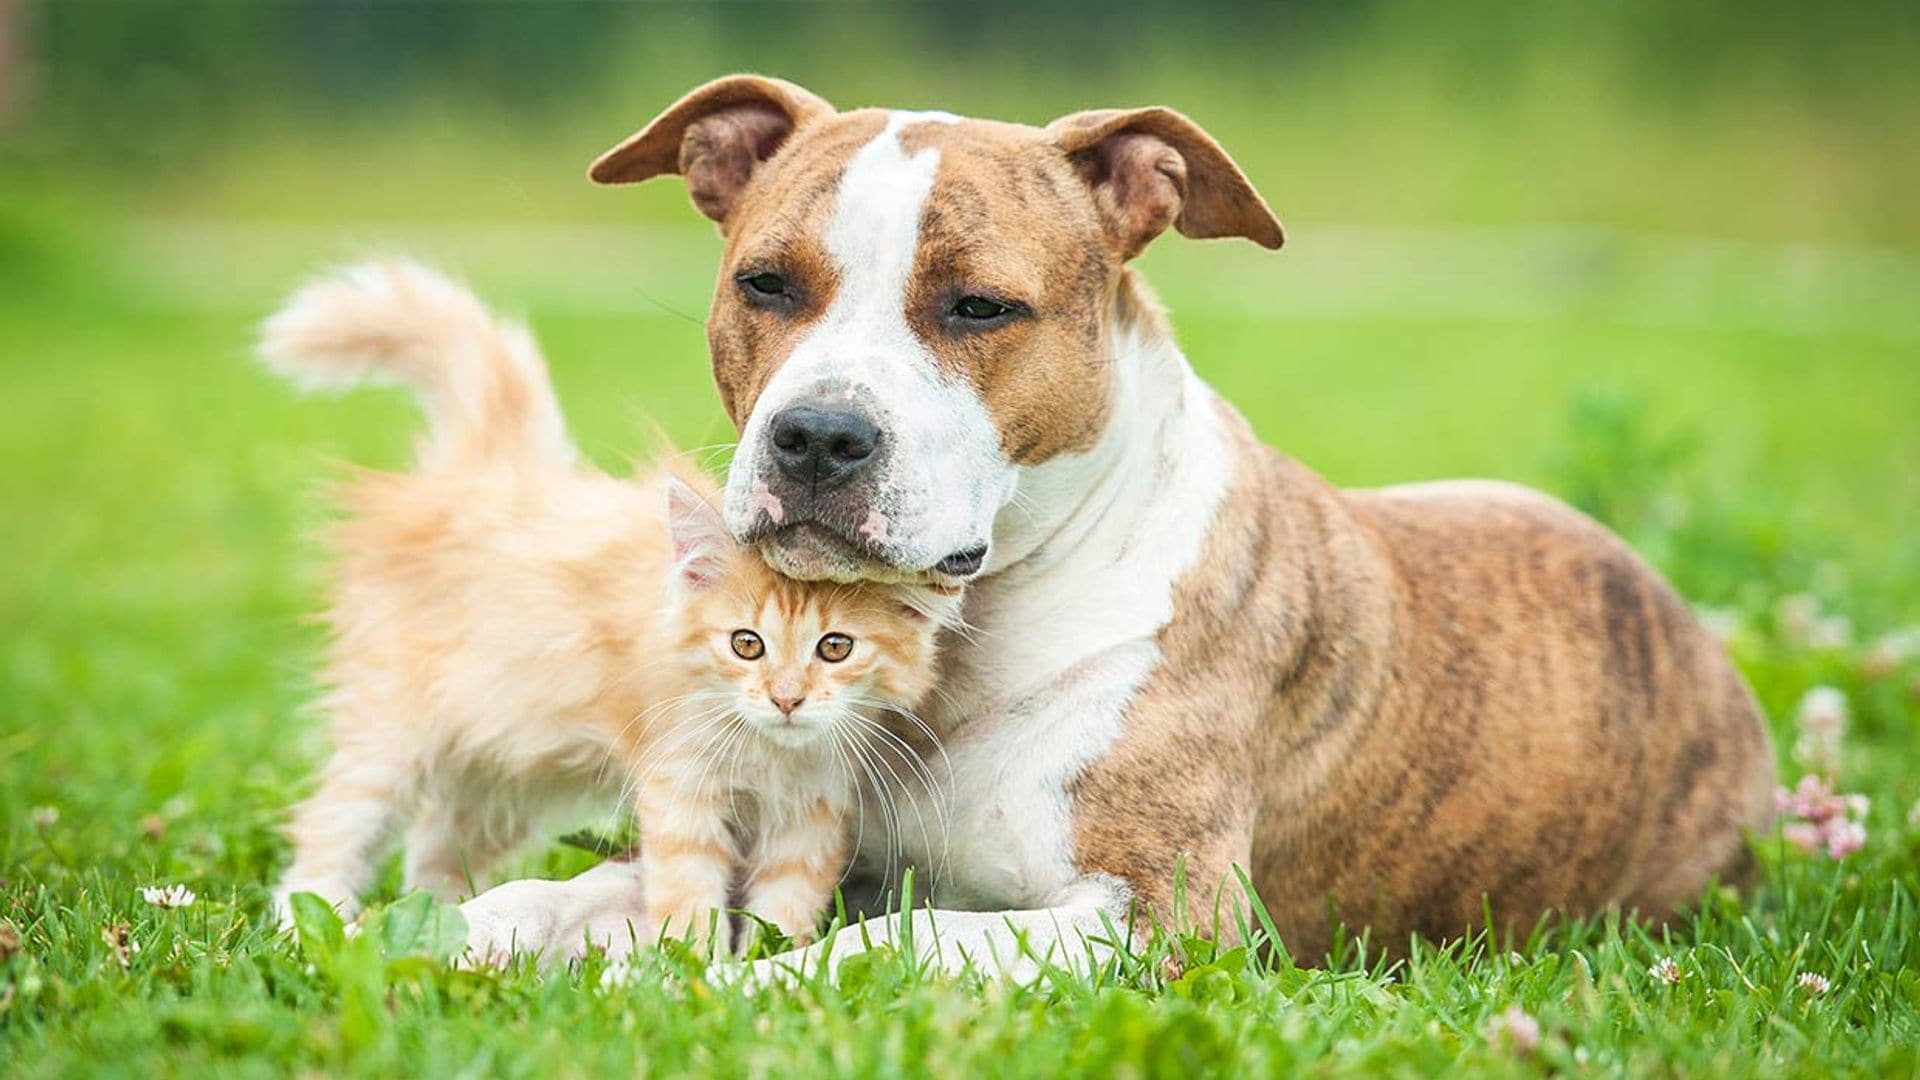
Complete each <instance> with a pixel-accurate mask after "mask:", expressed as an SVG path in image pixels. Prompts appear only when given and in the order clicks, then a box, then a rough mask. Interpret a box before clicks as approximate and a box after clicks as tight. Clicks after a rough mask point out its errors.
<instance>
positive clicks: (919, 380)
mask: <svg viewBox="0 0 1920 1080" xmlns="http://www.w3.org/2000/svg"><path fill="white" fill-rule="evenodd" d="M666 173H675V174H678V175H680V176H682V177H684V178H685V180H686V183H687V187H688V189H689V191H690V193H691V194H692V196H693V202H694V205H695V206H697V207H698V208H699V209H700V211H701V212H702V213H704V214H706V215H707V216H708V217H710V218H713V219H714V220H715V221H717V222H718V223H719V225H720V229H721V232H722V234H723V235H724V236H725V238H726V253H725V255H724V257H723V261H722V264H721V270H720V280H719V285H718V288H717V290H716V292H715V295H714V302H713V310H712V314H711V315H710V316H709V319H708V323H707V336H708V341H709V343H710V345H711V347H712V352H713V370H714V378H715V380H716V381H717V382H718V384H719V387H720V394H721V397H722V399H723V401H724V403H725V405H726V408H727V411H728V414H729V415H730V416H731V417H732V418H733V421H734V424H735V425H736V426H738V427H739V428H740V434H741V439H740V447H739V451H738V453H737V454H736V455H735V458H734V462H733V468H732V472H731V474H730V475H729V478H728V484H727V505H726V511H727V520H728V524H729V527H730V528H731V529H732V530H733V531H734V533H735V534H736V535H737V536H738V537H739V538H741V539H742V540H745V541H757V542H760V544H761V547H762V550H763V551H764V552H765V554H766V556H767V558H768V561H770V562H771V563H773V565H774V566H776V567H777V568H779V569H781V570H783V571H785V572H787V573H789V574H792V575H794V576H797V577H803V578H840V579H843V580H845V579H852V578H899V579H918V580H932V581H937V582H945V583H955V582H960V581H964V580H966V579H968V578H971V577H973V576H975V575H977V574H979V573H981V572H982V570H983V568H984V567H985V566H986V564H987V559H988V557H989V554H990V550H991V544H992V539H993V537H992V531H993V523H994V520H995V517H996V515H997V514H998V513H999V512H1000V510H1001V509H1002V507H1003V506H1005V505H1006V504H1007V503H1008V501H1009V500H1010V499H1012V498H1013V497H1014V493H1015V489H1016V485H1017V481H1018V477H1019V474H1020V471H1021V470H1022V469H1023V468H1027V467H1031V466H1034V465H1038V464H1040V463H1043V462H1046V461H1048V460H1050V459H1053V458H1055V457H1058V456H1060V455H1063V454H1070V453H1074V452H1076V451H1081V450H1085V449H1087V448H1089V447H1090V446H1092V445H1093V444H1094V442H1095V441H1096V440H1097V439H1098V438H1099V435H1100V433H1101V431H1102V430H1103V429H1104V426H1105V424H1106V422H1107V418H1108V414H1109V411H1110V408H1111V395H1112V376H1111V372H1110V371H1109V367H1110V351H1109V342H1108V340H1107V339H1108V336H1109V326H1108V322H1109V319H1108V315H1109V311H1110V310H1111V308H1112V306H1113V299H1114V295H1115V289H1116V288H1117V285H1118V282H1119V280H1120V274H1121V267H1122V265H1123V264H1124V263H1125V262H1126V261H1127V260H1128V259H1131V258H1132V257H1133V256H1135V255H1137V254H1138V253H1139V252H1140V251H1141V249H1142V248H1144V247H1145V246H1146V245H1147V243H1148V242H1149V241H1151V240H1152V239H1153V238H1154V237H1155V236H1157V235H1159V234H1160V233H1161V232H1163V231H1164V230H1165V229H1166V228H1167V227H1168V226H1173V227H1175V228H1177V229H1178V230H1179V231H1180V232H1182V233H1184V234H1186V235H1188V236H1194V237H1213V236H1243V237H1247V238H1249V239H1252V240H1255V241H1257V242H1259V243H1261V244H1263V245H1265V246H1267V247H1275V248H1277V247H1279V246H1280V243H1281V239H1282V234H1281V229H1280V223H1279V222H1278V221H1277V220H1276V219H1275V218H1274V216H1273V214H1272V212H1271V211H1269V210H1268V209H1267V206H1266V204H1265V203H1264V202H1262V201H1261V199H1260V196H1259V195H1258V194H1257V193H1256V192H1255V191H1254V190H1253V187H1252V186H1251V185H1250V184H1249V183H1248V182H1247V179H1246V177H1245V176H1243V175H1242V174H1241V172H1240V170H1239V168H1238V167H1236V166H1235V165H1234V163H1233V161H1232V160H1231V159H1229V158H1228V157H1227V155H1226V153H1225V152H1224V151H1222V150H1221V149H1220V147H1219V145H1218V144H1217V143H1215V142H1214V140H1213V139H1212V138H1211V137H1209V136H1208V135H1207V134H1206V133H1205V132H1204V131H1202V130H1201V129H1200V128H1199V127H1198V126H1196V125H1195V124H1194V123H1193V122H1191V121H1189V120H1188V119H1186V118H1185V117H1183V116H1181V115H1180V114H1178V113H1175V112H1172V111H1170V110H1167V109H1136V110H1128V111H1119V110H1107V111H1098V112H1087V113H1076V114H1074V115H1071V116H1067V117H1064V118H1062V119H1060V120H1058V121H1055V122H1054V123H1052V124H1050V125H1048V126H1047V127H1045V128H1031V127H1024V126H1020V125H1014V124H1002V123H995V122H990V121H980V120H963V119H960V118H958V117H954V116H951V115H948V114H944V113H910V112H890V111H886V110H877V109H862V110H857V111H853V112H844V113H843V112H838V111H836V110H835V109H834V108H833V107H832V106H830V105H828V104H827V103H826V102H825V101H822V100H821V99H820V98H818V97H816V96H814V95H813V94H811V93H809V92H807V91H806V90H803V89H801V88H800V87H797V86H794V85H792V84H790V83H785V82H781V81H779V80H776V79H767V78H761V77H758V76H734V77H731V78H725V79H720V80H718V81H716V82H712V83H708V84H707V85H705V86H702V87H700V88H699V89H697V90H695V91H693V92H692V93H691V94H689V95H687V96H686V97H685V98H682V99H681V100H680V101H679V102H677V103H675V104H674V105H673V106H672V107H671V108H669V109H668V110H667V111H666V112H664V113H662V114H661V115H660V116H659V117H657V118H655V119H654V120H653V122H651V123H649V124H648V125H647V126H646V127H645V128H643V129H641V130H640V131H639V132H638V133H637V134H635V135H634V136H633V137H631V138H629V139H627V140H626V141H625V142H622V143H621V144H619V145H618V146H616V147H614V148H613V149H612V150H609V151H608V152H607V153H606V154H604V155H602V156H601V158H600V159H599V160H598V161H596V162H595V163H594V165H593V168H592V171H591V175H592V177H593V179H595V180H597V181H600V182H602V183H610V184H618V183H632V182H636V181H640V180H646V179H648V178H650V177H654V176H659V175H662V174H666Z"/></svg>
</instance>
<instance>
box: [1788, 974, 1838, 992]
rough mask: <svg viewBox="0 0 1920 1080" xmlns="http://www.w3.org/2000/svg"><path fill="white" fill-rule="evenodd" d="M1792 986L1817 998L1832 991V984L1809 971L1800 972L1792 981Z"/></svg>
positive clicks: (1823, 976)
mask: <svg viewBox="0 0 1920 1080" xmlns="http://www.w3.org/2000/svg"><path fill="white" fill-rule="evenodd" d="M1793 984H1794V985H1795V986H1798V987H1799V988H1800V989H1802V990H1805V991H1806V992H1807V993H1809V994H1812V995H1813V996H1814V997H1819V996H1820V995H1821V994H1824V993H1826V992H1827V991H1829V990H1831V989H1833V984H1832V983H1830V982H1828V981H1827V977H1826V976H1825V975H1817V974H1815V973H1813V972H1811V971H1803V972H1801V973H1800V975H1799V977H1798V978H1796V979H1794V980H1793Z"/></svg>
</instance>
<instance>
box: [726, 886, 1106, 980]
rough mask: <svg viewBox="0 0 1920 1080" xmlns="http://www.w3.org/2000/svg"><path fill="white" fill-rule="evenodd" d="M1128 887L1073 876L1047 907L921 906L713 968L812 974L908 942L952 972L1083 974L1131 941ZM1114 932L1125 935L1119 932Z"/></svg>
mask: <svg viewBox="0 0 1920 1080" xmlns="http://www.w3.org/2000/svg"><path fill="white" fill-rule="evenodd" d="M1125 897H1126V891H1125V889H1124V888H1123V887H1121V886H1119V885H1118V884H1117V883H1116V882H1115V881H1113V879H1111V878H1106V877H1088V878H1083V879H1081V880H1079V881H1076V882H1074V883H1073V884H1071V885H1069V886H1068V887H1067V888H1065V889H1063V890H1061V891H1060V893H1059V894H1057V895H1056V896H1055V897H1054V898H1053V901H1054V902H1053V903H1052V904H1050V905H1048V906H1047V907H1044V908H1033V909H1029V910H1024V911H947V910H940V909H931V908H922V909H919V910H916V911H913V912H911V913H910V914H907V915H905V916H903V915H900V914H895V915H889V916H886V917H885V918H880V919H868V920H866V921H865V922H861V923H856V924H854V925H852V926H847V927H842V928H841V929H840V930H839V931H838V932H837V933H835V934H834V935H833V936H832V937H830V938H829V939H827V940H824V941H820V942H817V943H815V944H813V945H809V946H807V947H806V948H804V949H795V950H793V951H791V952H786V953H782V954H780V955H779V956H775V957H770V958H768V959H766V960H761V961H758V962H756V963H752V964H745V965H739V966H735V967H730V968H717V969H713V974H714V976H715V977H716V978H719V979H727V980H731V981H738V982H742V983H746V984H750V985H754V984H759V985H765V984H771V983H778V982H782V981H785V980H790V979H794V978H804V977H810V976H812V975H813V974H814V973H816V972H818V971H820V970H821V969H822V968H823V967H824V968H825V970H826V973H827V976H828V978H833V977H835V976H836V975H837V974H838V972H839V969H840V965H841V963H842V962H844V961H845V960H846V959H847V958H848V957H850V956H854V955H857V954H859V953H862V952H866V951H867V950H868V948H869V947H870V944H871V945H885V946H889V947H892V948H895V949H905V948H906V947H907V945H908V938H911V944H912V949H913V953H914V956H915V959H916V960H917V962H919V963H922V964H927V965H931V966H932V967H934V968H935V969H937V970H940V971H945V972H948V973H950V974H961V973H963V972H967V971H975V972H980V973H984V974H987V975H990V976H997V977H1000V978H1004V979H1008V980H1010V981H1012V982H1015V983H1019V984H1022V985H1026V984H1031V983H1033V982H1035V981H1037V980H1038V979H1039V978H1040V976H1041V975H1042V974H1043V973H1044V972H1045V971H1046V970H1048V969H1049V968H1061V969H1065V970H1068V971H1072V972H1076V973H1081V974H1084V973H1086V972H1088V971H1090V970H1092V969H1094V968H1096V967H1098V966H1099V965H1100V964H1103V963H1105V962H1106V961H1107V960H1109V959H1111V958H1112V956H1113V954H1114V949H1115V946H1116V945H1122V944H1126V942H1125V937H1126V934H1127V905H1126V900H1125ZM1116 938H1118V939H1120V940H1117V941H1116V940H1115V939H1116Z"/></svg>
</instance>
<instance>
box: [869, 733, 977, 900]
mask: <svg viewBox="0 0 1920 1080" xmlns="http://www.w3.org/2000/svg"><path fill="white" fill-rule="evenodd" d="M862 703H864V704H867V705H870V706H871V707H874V708H878V709H881V710H884V711H886V712H892V713H895V714H897V715H899V716H902V717H904V718H906V719H907V720H909V721H911V722H912V723H913V724H914V725H915V726H916V727H917V728H918V729H919V730H920V731H921V733H922V734H924V735H926V737H927V740H928V742H930V743H931V744H932V745H933V748H934V749H935V750H937V751H939V754H940V766H941V773H942V775H944V776H946V777H947V778H948V782H947V783H945V784H942V783H940V782H939V781H937V780H936V779H935V777H934V775H933V768H932V765H931V763H930V762H928V761H927V760H926V758H925V757H924V756H923V755H922V754H921V753H920V752H919V751H918V750H916V749H915V748H914V747H913V745H912V744H910V743H908V742H907V741H906V740H905V739H903V738H901V737H900V735H899V734H898V733H897V732H894V731H893V730H891V729H889V728H888V727H887V726H886V725H885V724H881V723H879V722H877V721H875V720H873V719H871V718H869V717H862V718H861V719H862V720H863V721H864V722H865V723H866V724H868V725H870V726H872V727H873V728H874V729H875V730H876V731H879V732H880V733H881V734H882V735H884V736H886V737H887V738H888V739H889V740H891V741H892V742H893V743H894V744H895V745H896V746H898V747H899V748H900V752H901V754H902V756H903V757H905V758H906V759H907V763H908V765H909V767H910V768H915V770H916V774H917V775H918V776H919V778H920V780H921V782H922V783H923V784H924V785H925V786H926V788H927V793H928V795H929V796H932V797H933V798H935V799H936V800H937V801H936V802H935V804H934V813H935V817H936V819H937V821H938V823H939V826H940V850H939V852H938V854H937V856H936V855H935V853H934V852H933V850H932V849H931V845H929V850H928V852H927V853H928V855H930V856H935V866H934V869H935V873H936V874H940V873H944V872H945V870H946V864H947V856H948V854H949V851H950V847H951V844H952V841H953V818H954V815H955V813H956V812H957V807H956V805H955V802H954V788H953V783H952V776H953V759H952V758H951V757H950V756H948V754H947V748H946V744H945V743H944V742H943V741H942V740H941V739H940V737H939V736H938V735H936V734H935V733H934V731H933V728H932V727H931V726H930V725H928V723H927V722H926V721H925V720H922V719H920V717H919V716H917V715H916V714H915V713H914V712H913V711H912V710H911V709H906V708H902V707H900V706H897V705H891V704H887V703H885V702H880V701H873V700H870V699H863V700H862ZM915 805H916V812H917V807H918V801H917V800H916V803H915Z"/></svg>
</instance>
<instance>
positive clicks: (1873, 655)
mask: <svg viewBox="0 0 1920 1080" xmlns="http://www.w3.org/2000/svg"><path fill="white" fill-rule="evenodd" d="M1916 656H1920V626H1903V627H1901V628H1900V629H1898V630H1894V631H1891V632H1889V633H1886V634H1883V635H1881V636H1880V638H1879V639H1878V640H1877V641H1875V642H1874V643H1873V644H1872V645H1870V646H1868V648H1867V651H1866V653H1865V654H1863V655H1862V656H1861V657H1860V670H1861V672H1862V673H1864V674H1865V675H1867V676H1868V677H1869V678H1874V679H1883V678H1885V677H1887V676H1888V675H1891V674H1893V673H1894V672H1896V671H1898V670H1900V666H1901V665H1902V664H1905V663H1906V662H1907V661H1909V660H1912V659H1913V658H1914V657H1916Z"/></svg>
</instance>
